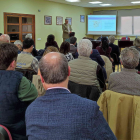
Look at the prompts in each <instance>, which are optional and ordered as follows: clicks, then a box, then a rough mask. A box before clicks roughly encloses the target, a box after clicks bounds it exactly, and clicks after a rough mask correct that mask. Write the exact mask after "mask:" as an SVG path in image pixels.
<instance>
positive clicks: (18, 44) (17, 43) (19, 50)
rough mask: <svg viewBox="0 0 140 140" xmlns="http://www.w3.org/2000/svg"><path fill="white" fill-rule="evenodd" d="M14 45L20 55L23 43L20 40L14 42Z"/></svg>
mask: <svg viewBox="0 0 140 140" xmlns="http://www.w3.org/2000/svg"><path fill="white" fill-rule="evenodd" d="M14 44H15V45H16V46H17V47H18V54H20V53H21V51H22V47H23V43H22V42H21V41H20V40H16V41H15V42H14Z"/></svg>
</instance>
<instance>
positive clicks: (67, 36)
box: [62, 23, 72, 40]
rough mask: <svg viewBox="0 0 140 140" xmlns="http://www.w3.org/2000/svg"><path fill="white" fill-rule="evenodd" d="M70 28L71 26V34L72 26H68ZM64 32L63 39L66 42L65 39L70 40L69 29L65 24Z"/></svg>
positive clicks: (63, 25)
mask: <svg viewBox="0 0 140 140" xmlns="http://www.w3.org/2000/svg"><path fill="white" fill-rule="evenodd" d="M68 26H69V30H70V32H71V31H72V28H71V25H70V24H68ZM62 30H63V39H64V40H65V39H67V38H69V32H68V27H67V25H66V24H65V23H64V24H62Z"/></svg>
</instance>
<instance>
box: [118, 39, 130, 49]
mask: <svg viewBox="0 0 140 140" xmlns="http://www.w3.org/2000/svg"><path fill="white" fill-rule="evenodd" d="M118 46H119V48H120V49H121V48H125V47H131V46H133V41H129V40H118Z"/></svg>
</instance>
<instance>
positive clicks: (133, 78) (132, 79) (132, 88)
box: [108, 47, 140, 95]
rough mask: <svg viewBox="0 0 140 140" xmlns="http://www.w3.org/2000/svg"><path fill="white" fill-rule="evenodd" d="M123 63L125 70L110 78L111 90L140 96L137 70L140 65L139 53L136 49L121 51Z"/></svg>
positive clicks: (139, 77)
mask: <svg viewBox="0 0 140 140" xmlns="http://www.w3.org/2000/svg"><path fill="white" fill-rule="evenodd" d="M121 63H122V65H123V67H124V68H123V70H122V71H121V72H115V73H112V74H111V75H110V77H109V85H108V86H109V90H112V91H114V92H119V93H124V94H131V95H140V75H139V74H137V73H136V69H135V68H136V66H137V65H138V64H139V52H138V51H137V50H136V49H135V48H131V47H129V48H125V49H124V50H122V51H121Z"/></svg>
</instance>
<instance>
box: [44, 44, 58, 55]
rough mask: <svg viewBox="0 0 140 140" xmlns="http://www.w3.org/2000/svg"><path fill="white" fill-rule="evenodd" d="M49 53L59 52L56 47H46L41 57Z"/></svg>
mask: <svg viewBox="0 0 140 140" xmlns="http://www.w3.org/2000/svg"><path fill="white" fill-rule="evenodd" d="M50 52H59V50H58V49H57V48H56V47H53V46H50V47H47V49H46V50H45V52H44V54H43V56H45V55H46V54H47V53H50Z"/></svg>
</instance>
